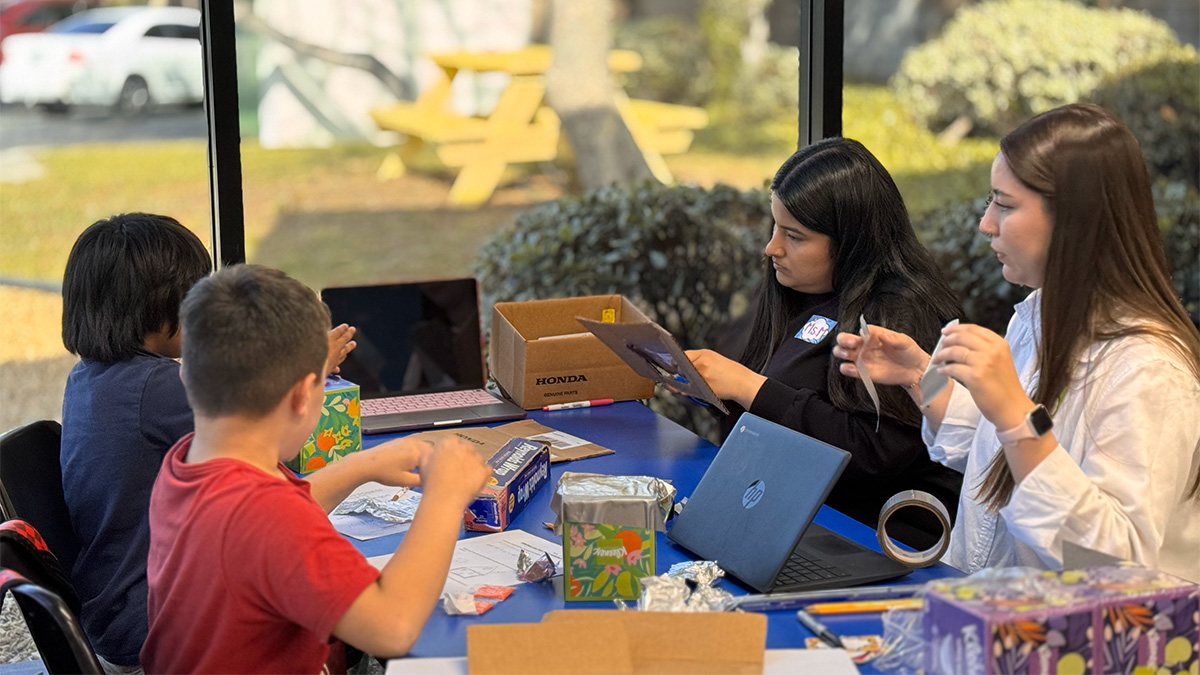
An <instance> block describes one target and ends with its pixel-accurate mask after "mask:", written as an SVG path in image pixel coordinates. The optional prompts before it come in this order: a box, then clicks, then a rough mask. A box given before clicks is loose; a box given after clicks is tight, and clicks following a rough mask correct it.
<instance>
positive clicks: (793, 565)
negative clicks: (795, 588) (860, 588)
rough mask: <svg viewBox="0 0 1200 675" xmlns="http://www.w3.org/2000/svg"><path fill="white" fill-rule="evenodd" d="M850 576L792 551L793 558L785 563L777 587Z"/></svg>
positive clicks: (821, 561)
mask: <svg viewBox="0 0 1200 675" xmlns="http://www.w3.org/2000/svg"><path fill="white" fill-rule="evenodd" d="M848 576H850V573H849V572H846V571H844V570H841V569H838V568H837V567H835V566H833V565H832V564H830V563H829V562H827V561H824V560H811V559H809V558H806V557H805V556H804V555H802V554H801V553H800V552H798V551H792V555H791V557H790V558H788V561H787V562H786V563H784V565H783V569H782V570H780V572H779V576H778V577H776V578H775V585H776V586H791V585H795V584H803V583H806V582H809V581H820V580H822V579H836V578H838V577H848Z"/></svg>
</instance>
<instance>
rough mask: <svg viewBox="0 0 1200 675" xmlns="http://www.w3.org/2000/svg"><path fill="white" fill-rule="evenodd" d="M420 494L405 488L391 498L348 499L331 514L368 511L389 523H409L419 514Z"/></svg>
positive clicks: (351, 513) (340, 514)
mask: <svg viewBox="0 0 1200 675" xmlns="http://www.w3.org/2000/svg"><path fill="white" fill-rule="evenodd" d="M420 496H421V495H420V493H418V492H411V491H410V490H409V489H408V488H403V489H401V490H400V491H399V492H397V493H396V495H395V496H394V497H391V498H389V499H380V498H364V499H347V500H346V501H344V502H342V503H341V504H338V505H337V507H336V508H334V509H333V512H332V513H330V514H329V515H332V516H349V515H353V514H356V513H366V514H368V515H371V516H375V517H376V518H378V519H380V520H384V521H387V522H389V523H409V522H412V519H413V517H414V516H416V515H417V506H419V505H420V503H421V500H420Z"/></svg>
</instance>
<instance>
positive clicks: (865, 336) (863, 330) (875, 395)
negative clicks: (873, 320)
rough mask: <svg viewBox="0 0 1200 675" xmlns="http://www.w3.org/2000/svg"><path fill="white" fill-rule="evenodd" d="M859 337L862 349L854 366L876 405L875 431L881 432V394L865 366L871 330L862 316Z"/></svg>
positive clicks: (859, 321)
mask: <svg viewBox="0 0 1200 675" xmlns="http://www.w3.org/2000/svg"><path fill="white" fill-rule="evenodd" d="M858 336H859V337H861V338H862V347H860V348H859V350H858V359H857V360H856V361H855V362H854V366H855V367H856V368H858V376H859V377H861V378H862V383H863V384H864V385H865V386H866V387H867V393H868V394H870V396H871V401H873V402H874V403H875V431H879V418H880V417H881V416H882V413H881V412H880V410H879V392H877V391H875V382H874V381H873V380H871V375H870V373H868V372H867V367H866V366H865V365H864V364H863V354H866V353H867V345H868V344H870V343H871V330H870V329H869V328H867V319H866V317H864V316H863V315H862V314H859V315H858Z"/></svg>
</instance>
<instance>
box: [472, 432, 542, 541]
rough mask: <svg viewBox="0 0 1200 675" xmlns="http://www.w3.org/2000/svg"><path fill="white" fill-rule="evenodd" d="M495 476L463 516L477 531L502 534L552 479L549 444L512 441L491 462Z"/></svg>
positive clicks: (489, 461)
mask: <svg viewBox="0 0 1200 675" xmlns="http://www.w3.org/2000/svg"><path fill="white" fill-rule="evenodd" d="M488 464H489V465H491V467H492V477H491V478H489V479H488V482H487V485H485V486H484V488H483V491H482V492H480V493H479V496H478V497H477V498H476V499H475V501H473V502H471V503H470V505H468V506H467V510H466V512H465V513H464V514H463V525H464V527H466V528H467V529H468V530H472V531H475V532H500V531H501V530H503V529H505V528H506V527H508V526H509V524H510V523H512V520H513V518H515V517H516V516H517V514H518V513H520V512H521V511H522V510H524V509H525V505H526V504H528V503H529V501H530V500H531V499H533V496H534V495H535V494H537V491H538V490H540V489H541V488H542V486H543V485H545V484H546V483H547V482H548V481H549V480H550V445H549V444H548V443H546V442H544V441H531V440H528V439H525V438H513V439H511V440H509V441H508V442H507V443H505V444H504V447H502V448H500V450H499V451H497V452H496V454H494V455H492V457H491V459H489V460H488Z"/></svg>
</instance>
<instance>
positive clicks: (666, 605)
mask: <svg viewBox="0 0 1200 675" xmlns="http://www.w3.org/2000/svg"><path fill="white" fill-rule="evenodd" d="M690 594H691V591H689V590H688V585H687V582H686V581H684V580H683V579H676V578H672V577H669V576H667V575H665V574H664V575H662V576H657V577H643V578H642V594H641V596H639V597H638V609H640V610H642V611H643V612H690V611H692V610H691V609H688V606H687V599H688V596H689V595H690Z"/></svg>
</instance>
